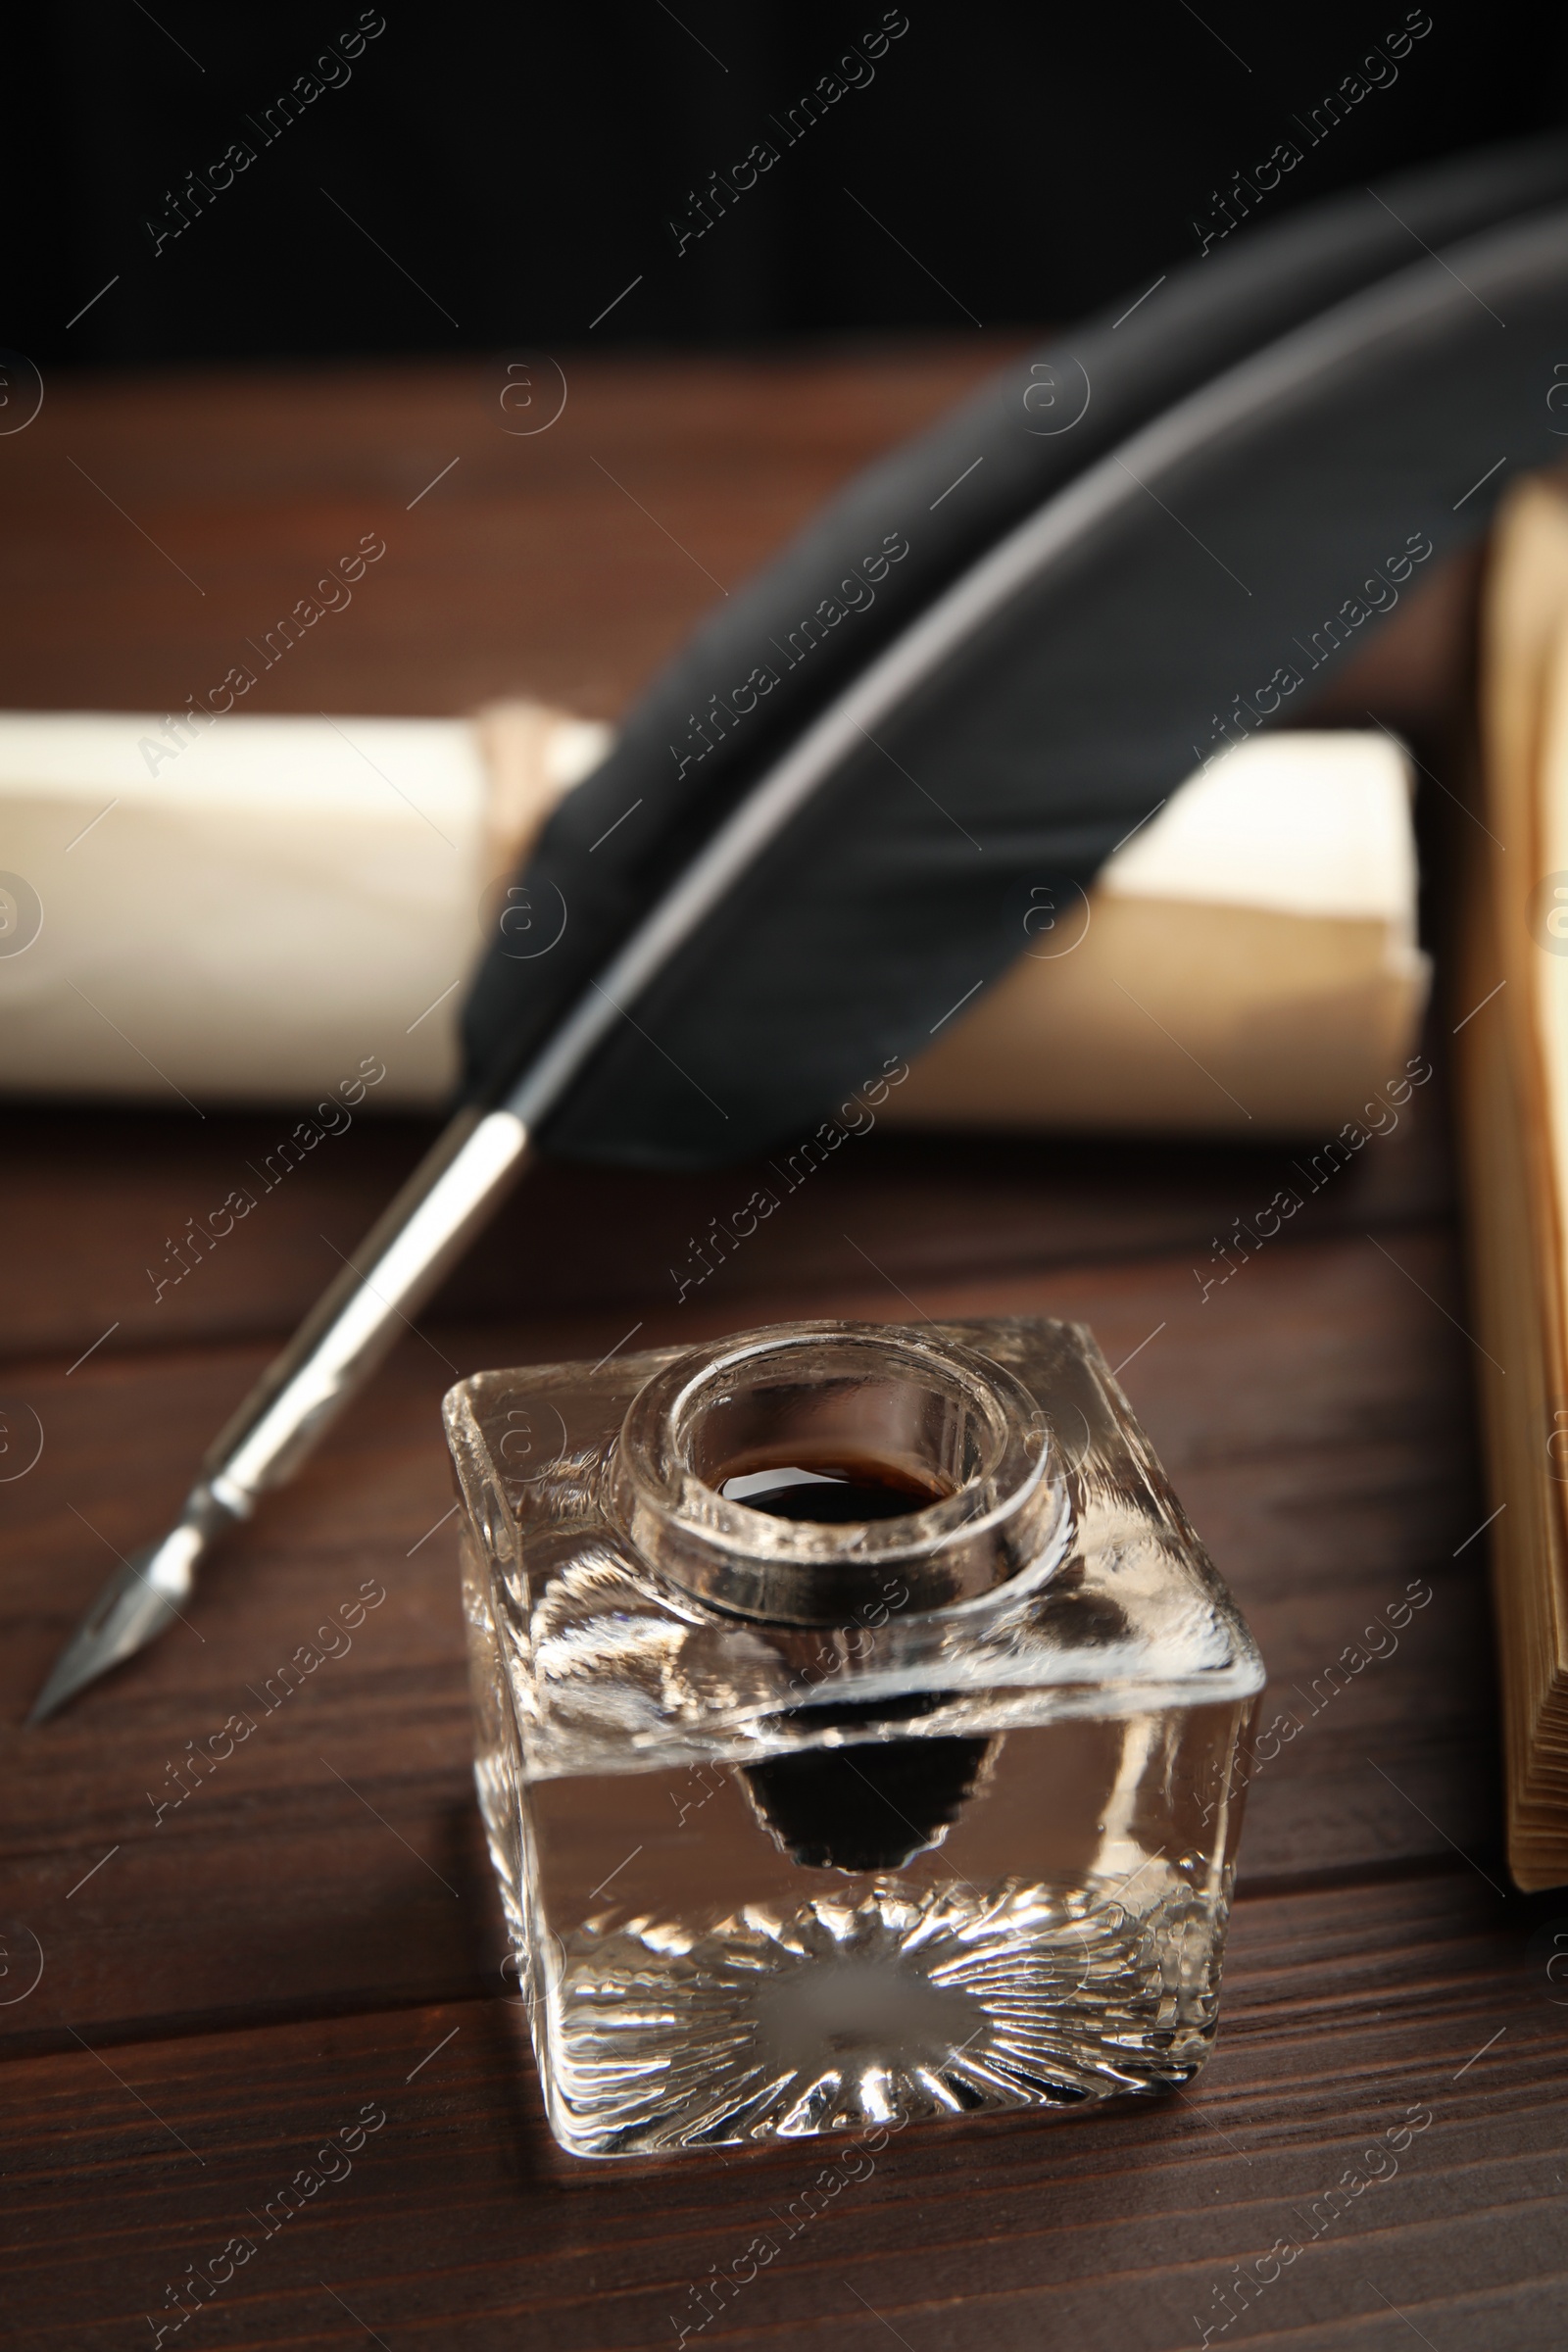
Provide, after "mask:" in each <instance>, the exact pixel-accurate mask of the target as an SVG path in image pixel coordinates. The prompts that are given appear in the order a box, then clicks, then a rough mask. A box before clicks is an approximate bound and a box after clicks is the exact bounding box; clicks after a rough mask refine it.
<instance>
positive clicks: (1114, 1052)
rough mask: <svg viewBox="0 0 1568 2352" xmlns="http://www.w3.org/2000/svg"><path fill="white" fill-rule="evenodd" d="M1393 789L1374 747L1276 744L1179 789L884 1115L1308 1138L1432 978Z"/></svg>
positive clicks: (1357, 1097)
mask: <svg viewBox="0 0 1568 2352" xmlns="http://www.w3.org/2000/svg"><path fill="white" fill-rule="evenodd" d="M1412 784H1413V778H1412V776H1411V771H1410V765H1409V761H1408V760H1407V758H1406V756H1405V754H1404V752H1403V751H1402V750H1401V748H1400V747H1399V746H1398V745H1397V743H1395V742H1394V740H1393V739H1392V738H1391V737H1389V736H1387V735H1384V734H1383V733H1381V732H1379V733H1377V734H1351V733H1336V734H1307V733H1299V734H1281V735H1272V736H1261V737H1257V738H1254V739H1253V740H1252V741H1251V742H1250V743H1246V744H1243V745H1240V746H1239V747H1238V748H1237V749H1236V750H1235V751H1232V752H1228V753H1227V754H1226V755H1225V756H1224V758H1223V759H1220V760H1215V761H1214V762H1213V763H1212V765H1211V766H1209V767H1208V768H1207V769H1205V770H1203V771H1202V772H1201V774H1199V775H1197V776H1195V777H1192V778H1190V779H1189V780H1188V782H1187V783H1185V784H1184V785H1182V786H1181V787H1180V788H1179V790H1178V791H1177V792H1175V793H1173V794H1172V796H1171V798H1170V800H1169V802H1168V803H1167V804H1166V805H1165V806H1164V807H1163V808H1162V809H1160V810H1159V811H1158V813H1157V814H1156V815H1154V816H1153V817H1152V819H1151V820H1150V821H1149V822H1148V823H1147V824H1146V825H1144V826H1142V827H1141V828H1140V829H1139V831H1138V833H1137V834H1136V836H1135V837H1134V838H1133V839H1132V840H1130V841H1129V842H1128V843H1127V844H1126V845H1125V847H1123V848H1122V849H1121V850H1120V851H1118V853H1117V855H1116V856H1115V857H1113V858H1111V859H1110V861H1109V863H1108V864H1107V865H1106V866H1105V867H1104V868H1103V870H1102V873H1101V876H1100V879H1099V881H1098V882H1097V884H1096V886H1095V887H1094V889H1093V890H1092V891H1091V892H1089V893H1088V895H1087V897H1086V896H1085V895H1084V894H1083V893H1079V894H1077V898H1076V900H1073V899H1071V898H1070V897H1064V898H1063V900H1062V903H1061V904H1059V905H1056V906H1047V905H1045V904H1044V903H1043V902H1042V903H1040V904H1039V911H1038V913H1037V914H1032V915H1026V916H1025V917H1024V922H1025V923H1026V924H1027V926H1028V929H1027V932H1026V934H1025V936H1024V937H1023V939H1022V940H1021V942H1020V946H1021V953H1020V955H1019V957H1018V960H1017V962H1016V963H1015V964H1014V965H1013V966H1012V968H1011V970H1010V971H1008V972H1007V973H1005V975H1004V977H1003V978H1002V979H1001V980H1000V981H999V982H998V983H997V985H996V986H995V987H994V988H993V989H991V990H990V991H989V992H988V993H987V994H986V995H985V996H984V997H983V998H981V1000H980V1001H979V1003H978V1005H976V1006H975V1008H974V1009H973V1010H972V1011H969V1012H964V1013H959V1014H958V1015H957V1016H956V1018H955V1019H954V1020H953V1022H952V1025H951V1027H949V1026H947V1025H946V1024H943V1025H940V1026H939V1029H938V1032H937V1035H936V1037H935V1041H934V1043H933V1045H932V1048H931V1051H930V1052H929V1053H928V1054H923V1055H922V1056H921V1058H920V1059H919V1060H918V1061H917V1062H916V1063H915V1066H914V1068H913V1070H912V1071H911V1073H910V1075H909V1078H908V1080H907V1083H906V1084H905V1085H904V1086H903V1087H901V1088H900V1090H899V1092H898V1094H897V1095H896V1096H894V1097H892V1098H890V1100H889V1102H888V1104H887V1107H886V1109H885V1111H884V1113H883V1115H884V1117H887V1118H890V1119H897V1120H898V1121H900V1122H901V1123H903V1124H905V1125H907V1126H913V1125H919V1126H933V1125H934V1126H960V1127H962V1126H980V1125H984V1126H1000V1127H1025V1128H1057V1129H1060V1128H1075V1127H1080V1128H1083V1127H1087V1128H1109V1129H1123V1130H1127V1129H1133V1130H1143V1131H1148V1132H1163V1131H1170V1130H1177V1131H1188V1132H1192V1133H1206V1134H1224V1133H1239V1134H1244V1135H1264V1134H1292V1133H1300V1132H1302V1131H1306V1132H1312V1133H1317V1132H1320V1131H1327V1130H1332V1129H1334V1128H1336V1127H1338V1126H1339V1125H1341V1124H1342V1123H1343V1122H1344V1121H1345V1120H1347V1119H1348V1118H1351V1117H1353V1116H1354V1114H1355V1113H1356V1111H1357V1110H1358V1109H1359V1108H1360V1107H1361V1105H1362V1103H1364V1102H1365V1101H1366V1099H1367V1097H1368V1095H1369V1094H1370V1093H1372V1092H1373V1091H1375V1089H1376V1088H1377V1087H1378V1086H1379V1085H1380V1084H1381V1083H1382V1081H1383V1080H1384V1079H1386V1078H1388V1077H1390V1076H1391V1075H1394V1074H1396V1073H1397V1071H1398V1069H1399V1067H1400V1065H1401V1063H1402V1062H1403V1060H1404V1058H1405V1056H1406V1055H1407V1054H1408V1053H1409V1052H1410V1049H1411V1047H1412V1045H1413V1043H1414V1040H1415V1035H1416V1032H1417V1030H1418V1029H1419V1027H1420V1022H1421V1015H1422V1011H1423V1009H1424V1007H1425V1005H1426V998H1427V992H1428V988H1429V985H1430V979H1431V967H1430V964H1429V961H1428V958H1427V957H1426V956H1424V955H1422V954H1421V952H1420V950H1419V949H1418V948H1417V946H1416V944H1415V904H1416V863H1415V845H1414V839H1413V836H1412V833H1411V826H1410V800H1411V791H1412Z"/></svg>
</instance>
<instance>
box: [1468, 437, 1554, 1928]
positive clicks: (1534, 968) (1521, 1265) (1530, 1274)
mask: <svg viewBox="0 0 1568 2352" xmlns="http://www.w3.org/2000/svg"><path fill="white" fill-rule="evenodd" d="M1481 722H1482V785H1481V795H1480V807H1479V809H1478V811H1477V813H1478V815H1479V818H1480V820H1481V823H1480V827H1479V828H1468V827H1467V828H1466V831H1467V837H1468V840H1469V843H1470V848H1471V854H1472V856H1473V860H1474V862H1473V864H1472V865H1471V868H1470V879H1471V885H1472V886H1471V887H1470V888H1469V889H1468V890H1467V892H1466V898H1465V906H1464V909H1463V924H1464V932H1463V940H1462V949H1461V961H1462V971H1461V980H1460V990H1459V994H1460V996H1461V997H1462V1000H1463V1001H1462V1004H1460V1005H1459V1022H1458V1034H1457V1049H1456V1050H1457V1052H1458V1055H1459V1061H1458V1082H1459V1090H1460V1103H1461V1126H1462V1130H1463V1139H1464V1151H1465V1158H1466V1175H1467V1181H1468V1187H1469V1192H1470V1207H1471V1214H1470V1217H1469V1229H1470V1249H1471V1267H1472V1283H1473V1293H1474V1299H1475V1327H1474V1328H1475V1336H1476V1338H1477V1340H1478V1342H1479V1346H1480V1352H1479V1353H1478V1355H1477V1358H1476V1366H1477V1387H1478V1393H1479V1397H1480V1400H1481V1410H1482V1421H1483V1428H1484V1433H1485V1442H1486V1451H1487V1461H1488V1472H1489V1478H1490V1483H1491V1497H1490V1499H1491V1502H1492V1505H1493V1508H1494V1511H1495V1524H1494V1526H1493V1529H1492V1544H1493V1561H1494V1575H1495V1589H1496V1604H1497V1627H1498V1646H1499V1650H1500V1654H1501V1670H1502V1689H1503V1734H1504V1747H1505V1768H1506V1784H1507V1824H1508V1860H1509V1867H1510V1869H1511V1870H1512V1872H1513V1876H1514V1878H1515V1879H1516V1881H1517V1882H1518V1884H1519V1885H1520V1886H1521V1887H1524V1888H1526V1889H1527V1890H1528V1889H1532V1888H1536V1887H1555V1886H1559V1885H1562V1884H1563V1883H1565V1882H1568V480H1555V479H1553V478H1552V477H1549V476H1537V477H1535V478H1534V479H1532V480H1529V481H1526V482H1524V483H1521V484H1520V485H1519V487H1518V488H1517V489H1516V490H1515V491H1514V492H1513V493H1512V495H1511V496H1510V498H1509V499H1508V500H1507V502H1506V503H1505V505H1504V507H1503V509H1502V511H1501V514H1500V515H1499V518H1498V522H1497V525H1496V530H1495V539H1494V544H1493V552H1492V560H1491V565H1490V571H1489V577H1488V585H1487V591H1486V600H1485V607H1484V614H1483V624H1482V710H1481Z"/></svg>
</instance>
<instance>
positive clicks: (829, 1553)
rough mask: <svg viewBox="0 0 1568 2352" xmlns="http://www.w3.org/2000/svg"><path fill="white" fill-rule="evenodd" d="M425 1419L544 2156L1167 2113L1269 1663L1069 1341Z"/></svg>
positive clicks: (478, 1404)
mask: <svg viewBox="0 0 1568 2352" xmlns="http://www.w3.org/2000/svg"><path fill="white" fill-rule="evenodd" d="M446 1421H447V1431H448V1438H449V1442H450V1445H451V1448H452V1453H453V1458H454V1461H455V1463H456V1467H457V1474H458V1482H459V1488H460V1492H461V1495H462V1498H463V1502H464V1506H465V1508H464V1516H463V1535H462V1549H463V1557H464V1577H465V1598H466V1616H467V1628H468V1639H469V1651H470V1659H471V1665H472V1676H473V1690H474V1699H475V1708H476V1717H477V1761H476V1768H475V1769H476V1775H477V1781H478V1789H479V1798H480V1804H481V1808H482V1811H483V1815H484V1821H485V1828H486V1833H487V1837H488V1841H489V1846H490V1851H491V1855H492V1858H493V1861H494V1864H495V1868H496V1873H497V1876H498V1879H499V1881H500V1886H501V1892H502V1897H503V1901H504V1904H505V1908H506V1914H507V1921H508V1927H509V1930H510V1933H511V1936H512V1938H513V1941H514V1944H515V1951H516V1957H517V1965H518V1968H519V1973H520V1976H521V1980H522V1984H523V1988H524V1992H525V1995H526V1997H527V2000H528V2004H529V2010H530V2016H531V2022H532V2030H533V2038H534V2047H535V2051H536V2053H537V2057H538V2062H539V2069H540V2074H541V2077H542V2079H543V2083H544V2089H545V2096H546V2100H547V2103H548V2108H549V2113H550V2120H551V2124H552V2127H553V2129H554V2131H555V2133H556V2135H557V2137H558V2138H559V2139H560V2141H561V2143H562V2145H563V2146H564V2147H565V2148H566V2149H568V2150H569V2151H571V2152H572V2153H573V2154H576V2155H580V2156H597V2157H605V2156H644V2155H650V2154H658V2153H662V2152H670V2151H675V2150H679V2149H695V2148H703V2147H713V2146H726V2145H731V2144H735V2143H740V2144H755V2143H758V2142H762V2141H767V2140H770V2139H775V2138H785V2139H793V2138H796V2137H800V2136H805V2135H809V2134H811V2133H814V2132H824V2131H841V2130H855V2129H858V2128H861V2127H864V2126H866V2125H868V2124H884V2123H888V2122H891V2121H894V2120H897V2121H899V2122H902V2123H908V2122H913V2121H917V2120H919V2119H922V2118H937V2117H954V2116H962V2115H966V2114H973V2113H978V2112H981V2111H984V2110H988V2109H1004V2108H1020V2107H1042V2108H1051V2107H1067V2106H1077V2105H1080V2104H1082V2103H1083V2102H1085V2101H1087V2100H1091V2099H1098V2098H1103V2097H1105V2096H1107V2095H1109V2094H1112V2093H1117V2092H1146V2093H1147V2092H1157V2091H1159V2090H1162V2089H1165V2088H1167V2087H1170V2086H1172V2085H1175V2084H1179V2083H1182V2082H1187V2081H1189V2080H1190V2079H1191V2077H1192V2076H1193V2075H1194V2074H1195V2073H1196V2072H1197V2070H1198V2068H1199V2067H1200V2066H1201V2064H1202V2062H1203V2060H1204V2058H1205V2057H1206V2055H1207V2053H1208V2050H1209V2048H1210V2046H1211V2044H1212V2041H1213V2036H1214V2032H1215V2024H1216V2015H1217V2002H1218V1991H1219V1977H1220V1964H1221V1957H1222V1951H1223V1944H1224V1937H1225V1929H1226V1921H1227V1916H1228V1911H1229V1904H1230V1894H1231V1883H1232V1873H1233V1858H1234V1854H1235V1848H1236V1840H1237V1836H1238V1832H1239V1828H1240V1818H1239V1817H1240V1806H1241V1796H1240V1792H1239V1790H1238V1789H1237V1786H1236V1775H1235V1773H1234V1769H1233V1768H1234V1764H1235V1759H1236V1754H1237V1750H1238V1747H1239V1744H1240V1742H1241V1740H1242V1739H1243V1737H1244V1736H1245V1734H1246V1731H1247V1729H1248V1727H1249V1725H1250V1721H1251V1717H1252V1713H1253V1710H1254V1707H1255V1704H1256V1698H1257V1693H1258V1691H1260V1690H1261V1688H1262V1683H1263V1669H1262V1664H1261V1661H1260V1659H1259V1657H1258V1654H1257V1651H1256V1648H1255V1647H1254V1645H1253V1642H1252V1640H1251V1637H1250V1634H1249V1633H1248V1630H1247V1627H1246V1626H1245V1624H1244V1623H1243V1622H1242V1619H1241V1617H1240V1615H1239V1614H1238V1612H1237V1609H1236V1607H1235V1604H1234V1602H1233V1601H1232V1600H1231V1598H1230V1596H1229V1594H1228V1593H1226V1591H1225V1589H1224V1587H1223V1586H1222V1585H1221V1583H1220V1582H1219V1580H1218V1578H1217V1576H1216V1575H1215V1573H1214V1570H1213V1568H1212V1567H1211V1566H1210V1564H1209V1561H1208V1559H1207V1557H1206V1555H1205V1553H1204V1551H1203V1549H1202V1546H1201V1544H1200V1543H1199V1541H1198V1538H1197V1537H1196V1535H1195V1534H1194V1532H1193V1529H1192V1527H1191V1526H1190V1525H1189V1523H1188V1521H1187V1518H1186V1516H1185V1514H1184V1513H1183V1511H1182V1509H1181V1506H1180V1504H1179V1503H1178V1502H1177V1500H1176V1498H1175V1496H1174V1495H1173V1494H1172V1493H1171V1491H1170V1488H1169V1486H1168V1484H1167V1482H1166V1479H1165V1477H1164V1474H1163V1472H1162V1471H1161V1469H1160V1466H1159V1464H1158V1462H1157V1461H1156V1460H1155V1458H1154V1455H1153V1452H1152V1448H1151V1447H1150V1446H1149V1443H1148V1441H1147V1440H1146V1439H1145V1438H1144V1436H1143V1435H1142V1433H1141V1432H1140V1430H1139V1428H1138V1426H1137V1424H1136V1422H1135V1421H1134V1419H1133V1416H1132V1412H1131V1410H1130V1408H1129V1406H1128V1404H1127V1401H1126V1398H1125V1397H1123V1396H1122V1394H1121V1391H1120V1390H1119V1389H1118V1388H1117V1386H1116V1383H1115V1381H1114V1379H1113V1378H1112V1377H1111V1374H1110V1372H1109V1370H1108V1368H1107V1367H1106V1365H1105V1362H1104V1359H1103V1356H1102V1355H1101V1353H1100V1350H1099V1348H1097V1347H1096V1345H1095V1342H1094V1340H1093V1338H1092V1337H1091V1335H1090V1333H1089V1332H1088V1331H1087V1330H1086V1329H1084V1328H1083V1327H1082V1326H1079V1325H1073V1324H1065V1323H1055V1322H1046V1321H1024V1320H999V1321H985V1322H963V1323H950V1324H938V1325H933V1326H924V1327H922V1328H920V1329H919V1330H914V1329H903V1328H897V1327H888V1326H881V1325H871V1324H861V1323H831V1322H822V1323H791V1324H781V1325H775V1326H773V1327H772V1328H770V1329H766V1330H761V1331H754V1332H748V1333H745V1334H742V1335H740V1336H739V1337H737V1338H733V1339H728V1340H723V1341H716V1342H713V1343H711V1344H710V1345H706V1346H702V1347H698V1348H684V1349H675V1348H666V1349H661V1350H657V1351H650V1352H648V1353H645V1354H641V1355H634V1356H630V1357H615V1358H613V1359H612V1360H610V1361H608V1362H606V1363H604V1364H601V1365H594V1366H590V1365H586V1364H555V1365H546V1366H542V1367H537V1368H528V1369H524V1370H518V1371H498V1372H484V1373H480V1374H478V1375H476V1376H475V1377H474V1378H472V1379H470V1380H466V1381H463V1382H461V1383H460V1384H459V1386H458V1387H457V1388H455V1389H454V1390H453V1391H452V1392H451V1394H450V1395H449V1397H448V1398H447V1400H446Z"/></svg>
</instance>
